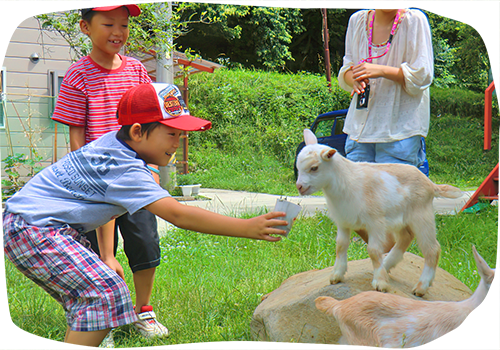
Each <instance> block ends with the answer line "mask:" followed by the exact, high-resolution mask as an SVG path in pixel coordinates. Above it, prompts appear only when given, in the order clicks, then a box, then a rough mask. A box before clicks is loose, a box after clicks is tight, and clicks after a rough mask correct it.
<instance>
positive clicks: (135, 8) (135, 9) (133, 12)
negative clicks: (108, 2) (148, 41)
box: [92, 4, 141, 17]
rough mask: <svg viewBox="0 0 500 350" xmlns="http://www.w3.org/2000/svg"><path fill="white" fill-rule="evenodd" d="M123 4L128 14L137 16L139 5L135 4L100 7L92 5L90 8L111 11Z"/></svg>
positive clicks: (139, 11) (139, 10) (139, 12)
mask: <svg viewBox="0 0 500 350" xmlns="http://www.w3.org/2000/svg"><path fill="white" fill-rule="evenodd" d="M123 6H125V7H126V8H127V10H128V13H129V14H130V16H132V17H137V16H139V15H140V14H141V9H140V8H139V6H137V5H133V4H132V5H119V6H101V7H94V8H92V10H94V11H102V12H105V11H113V10H115V9H117V8H120V7H123Z"/></svg>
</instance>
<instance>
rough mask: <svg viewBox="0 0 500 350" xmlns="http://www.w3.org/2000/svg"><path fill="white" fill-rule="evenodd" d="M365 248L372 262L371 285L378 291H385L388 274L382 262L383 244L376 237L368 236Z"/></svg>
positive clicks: (387, 286)
mask: <svg viewBox="0 0 500 350" xmlns="http://www.w3.org/2000/svg"><path fill="white" fill-rule="evenodd" d="M367 250H368V255H370V259H371V260H372V264H373V281H372V286H373V288H374V289H376V290H378V291H379V292H387V290H388V288H389V275H388V274H387V270H386V269H385V267H384V264H383V253H384V249H383V244H382V243H381V242H380V241H379V240H378V239H377V238H375V237H373V236H370V238H369V242H368V247H367Z"/></svg>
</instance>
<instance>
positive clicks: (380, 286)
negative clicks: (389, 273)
mask: <svg viewBox="0 0 500 350" xmlns="http://www.w3.org/2000/svg"><path fill="white" fill-rule="evenodd" d="M372 286H373V288H374V289H375V290H376V291H378V292H382V293H385V292H387V291H388V290H389V285H388V284H387V283H385V282H373V284H372Z"/></svg>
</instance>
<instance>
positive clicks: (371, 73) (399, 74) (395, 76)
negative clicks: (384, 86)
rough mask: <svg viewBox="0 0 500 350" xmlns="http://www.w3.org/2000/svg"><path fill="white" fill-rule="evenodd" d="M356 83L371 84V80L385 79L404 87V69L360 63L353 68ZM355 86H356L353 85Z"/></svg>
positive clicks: (353, 77)
mask: <svg viewBox="0 0 500 350" xmlns="http://www.w3.org/2000/svg"><path fill="white" fill-rule="evenodd" d="M351 71H352V79H353V80H354V82H356V81H357V82H359V83H362V82H364V83H365V87H366V85H367V84H369V81H370V79H376V78H385V79H389V80H392V81H394V82H396V83H398V84H401V85H403V86H404V84H405V81H404V74H403V69H401V68H396V67H390V66H384V65H381V64H373V63H366V62H364V63H360V64H358V65H356V66H353V67H352V68H351ZM353 85H354V84H353Z"/></svg>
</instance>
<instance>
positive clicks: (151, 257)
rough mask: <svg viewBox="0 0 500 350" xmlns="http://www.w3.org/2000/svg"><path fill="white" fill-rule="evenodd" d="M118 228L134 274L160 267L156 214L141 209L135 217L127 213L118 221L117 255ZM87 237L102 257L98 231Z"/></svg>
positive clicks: (115, 238)
mask: <svg viewBox="0 0 500 350" xmlns="http://www.w3.org/2000/svg"><path fill="white" fill-rule="evenodd" d="M118 228H119V229H120V233H121V235H122V238H123V248H124V251H125V255H126V256H127V258H128V264H129V266H130V269H131V270H132V272H136V271H140V270H145V269H149V268H152V267H156V266H158V265H160V260H161V255H160V238H159V236H158V229H157V223H156V216H155V215H154V214H152V213H151V212H149V211H147V210H146V209H140V210H138V211H137V212H136V213H134V215H130V214H129V213H126V214H123V215H122V216H120V217H119V218H117V219H116V221H115V237H114V244H115V245H114V254H115V255H116V249H117V247H118ZM86 235H87V238H88V240H89V241H90V243H91V244H92V250H93V251H94V252H96V254H97V255H99V256H100V252H99V245H98V244H97V236H96V231H90V232H87V233H86Z"/></svg>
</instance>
